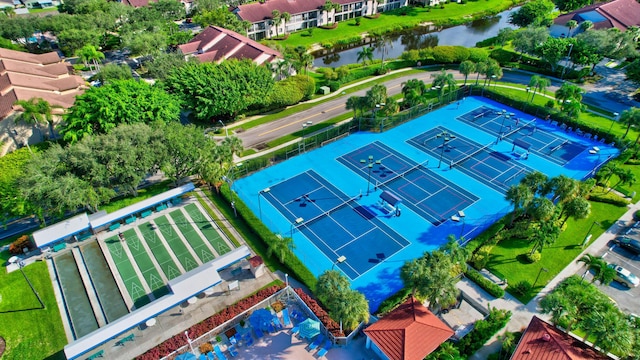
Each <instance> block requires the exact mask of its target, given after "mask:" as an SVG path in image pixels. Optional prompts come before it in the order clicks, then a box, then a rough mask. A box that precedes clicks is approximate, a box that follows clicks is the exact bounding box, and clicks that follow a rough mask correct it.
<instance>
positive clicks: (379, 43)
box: [374, 35, 393, 69]
mask: <svg viewBox="0 0 640 360" xmlns="http://www.w3.org/2000/svg"><path fill="white" fill-rule="evenodd" d="M374 47H375V48H376V49H377V50H378V51H379V52H380V56H381V57H382V60H381V61H380V68H381V69H384V58H385V57H386V56H387V55H388V54H389V49H390V48H392V47H393V39H392V38H391V37H390V36H387V35H382V36H380V37H378V38H377V39H376V41H375V44H374Z"/></svg>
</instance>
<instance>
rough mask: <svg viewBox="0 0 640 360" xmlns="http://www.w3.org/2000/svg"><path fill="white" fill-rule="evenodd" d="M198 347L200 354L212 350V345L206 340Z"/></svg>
mask: <svg viewBox="0 0 640 360" xmlns="http://www.w3.org/2000/svg"><path fill="white" fill-rule="evenodd" d="M198 349H199V350H200V354H208V353H210V352H212V351H213V345H211V343H210V342H206V343H203V344H201V345H200V346H199V347H198Z"/></svg>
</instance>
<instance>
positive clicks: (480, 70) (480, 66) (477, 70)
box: [474, 61, 488, 86]
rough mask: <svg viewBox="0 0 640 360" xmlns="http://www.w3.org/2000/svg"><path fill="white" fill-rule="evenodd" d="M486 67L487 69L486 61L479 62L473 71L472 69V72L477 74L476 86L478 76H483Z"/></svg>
mask: <svg viewBox="0 0 640 360" xmlns="http://www.w3.org/2000/svg"><path fill="white" fill-rule="evenodd" d="M487 67H488V64H487V61H480V62H477V63H476V66H475V69H474V72H475V73H476V74H477V75H476V86H477V85H478V83H479V80H480V75H484V74H485V73H486V71H487Z"/></svg>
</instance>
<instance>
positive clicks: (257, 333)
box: [253, 328, 264, 339]
mask: <svg viewBox="0 0 640 360" xmlns="http://www.w3.org/2000/svg"><path fill="white" fill-rule="evenodd" d="M253 331H255V332H256V337H257V338H258V339H262V337H264V333H263V332H262V330H260V329H258V328H255V329H253Z"/></svg>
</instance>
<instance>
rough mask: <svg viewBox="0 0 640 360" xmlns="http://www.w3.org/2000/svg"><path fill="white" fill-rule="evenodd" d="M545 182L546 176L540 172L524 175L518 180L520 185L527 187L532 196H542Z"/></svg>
mask: <svg viewBox="0 0 640 360" xmlns="http://www.w3.org/2000/svg"><path fill="white" fill-rule="evenodd" d="M547 180H548V179H547V175H545V174H543V173H541V172H540V171H533V172H530V173H528V174H527V175H525V176H524V177H523V178H522V179H521V180H520V183H521V184H523V185H525V186H526V187H528V188H529V190H530V191H531V193H532V194H533V195H536V194H538V195H542V194H543V193H544V191H545V190H544V188H545V185H546V183H547Z"/></svg>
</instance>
